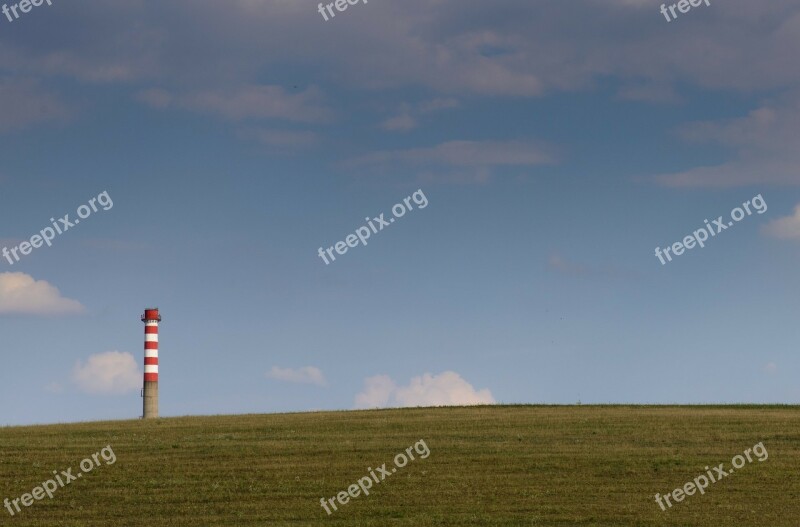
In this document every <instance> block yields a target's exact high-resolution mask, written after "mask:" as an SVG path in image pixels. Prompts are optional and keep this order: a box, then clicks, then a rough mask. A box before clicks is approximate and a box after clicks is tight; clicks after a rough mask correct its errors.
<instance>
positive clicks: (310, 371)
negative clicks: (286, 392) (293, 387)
mask: <svg viewBox="0 0 800 527" xmlns="http://www.w3.org/2000/svg"><path fill="white" fill-rule="evenodd" d="M267 378H269V379H275V380H278V381H286V382H296V383H301V384H316V385H317V386H325V385H326V384H327V383H326V382H325V376H324V375H323V374H322V370H320V369H319V368H315V367H314V366H305V367H303V368H297V369H292V368H280V367H278V366H273V367H272V369H271V370H270V371H268V372H267Z"/></svg>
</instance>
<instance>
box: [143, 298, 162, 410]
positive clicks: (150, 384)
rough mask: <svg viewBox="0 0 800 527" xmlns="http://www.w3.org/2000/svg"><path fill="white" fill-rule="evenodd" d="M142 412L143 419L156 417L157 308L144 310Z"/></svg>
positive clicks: (159, 318) (159, 317)
mask: <svg viewBox="0 0 800 527" xmlns="http://www.w3.org/2000/svg"><path fill="white" fill-rule="evenodd" d="M142 322H144V390H143V391H142V395H143V397H144V413H143V414H142V417H144V418H145V419H150V418H155V417H158V323H159V322H161V315H160V314H159V313H158V308H157V307H155V308H149V309H145V310H144V315H142Z"/></svg>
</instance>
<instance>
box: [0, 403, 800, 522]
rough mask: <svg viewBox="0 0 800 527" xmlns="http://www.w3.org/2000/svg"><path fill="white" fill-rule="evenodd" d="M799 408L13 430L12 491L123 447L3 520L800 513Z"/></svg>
mask: <svg viewBox="0 0 800 527" xmlns="http://www.w3.org/2000/svg"><path fill="white" fill-rule="evenodd" d="M799 410H800V408H798V407H785V406H784V407H773V406H769V407H767V406H736V407H713V406H704V407H642V406H567V407H552V406H549V407H548V406H491V407H469V408H435V409H400V410H376V411H358V412H323V413H302V414H275V415H246V416H224V417H187V418H175V419H161V420H157V421H149V422H144V421H140V420H136V421H118V422H100V423H86V424H74V425H53V426H36V427H15V428H3V429H0V499H3V498H8V499H9V500H11V499H14V498H19V497H20V496H22V495H23V494H25V493H30V492H31V491H32V489H33V488H34V487H36V486H38V485H40V484H41V483H42V482H43V481H45V480H47V479H48V478H50V477H53V476H52V474H53V471H54V470H57V471H65V470H66V469H68V468H70V467H72V469H73V473H75V472H80V470H79V469H78V465H79V463H80V462H81V460H83V459H84V458H86V457H90V456H91V455H92V454H93V453H95V452H98V451H100V450H101V449H102V448H103V447H105V446H106V445H110V446H111V447H112V449H113V451H114V454H115V455H116V457H117V461H116V463H114V464H112V465H103V466H100V467H98V468H96V469H94V470H93V471H92V472H90V473H87V474H84V475H83V476H82V478H81V479H78V480H76V481H73V482H72V483H70V484H69V485H66V486H65V487H64V488H60V489H58V490H57V491H56V492H55V493H54V497H53V499H52V500H51V499H48V498H47V497H45V498H44V499H43V500H41V501H35V502H34V504H33V505H32V506H30V507H27V508H26V507H22V512H20V513H16V515H15V516H13V517H12V516H11V515H10V514H9V513H8V511H7V510H6V509H5V508H3V509H2V510H0V513H2V514H3V516H2V518H3V519H2V521H0V525H4V526H5V525H12V526H33V525H35V526H48V527H56V526H70V527H73V526H75V527H77V526H81V527H84V526H92V527H94V526H97V527H101V526H102V527H114V526H119V527H123V526H124V527H135V526H142V527H144V526H147V527H158V526H167V525H170V526H220V525H223V526H228V525H230V526H233V525H237V526H240V525H241V526H250V525H252V526H256V525H258V526H267V525H275V526H283V525H291V526H300V525H330V526H365V527H368V526H384V525H407V526H430V525H447V526H466V525H487V526H488V525H493V526H494V525H496V526H522V525H531V526H532V525H537V526H610V525H629V526H658V525H665V526H666V525H669V526H681V527H686V526H698V527H700V526H712V525H713V526H726V527H728V526H731V527H732V526H737V527H738V526H758V527H780V526H786V527H789V526H791V527H797V526H798V525H800V476H798V471H799V469H800V411H799ZM420 439H422V440H424V441H425V443H426V444H427V446H428V448H429V449H430V455H429V457H427V459H419V456H418V455H417V456H416V457H417V459H415V460H414V461H410V462H409V463H408V465H407V466H405V467H404V468H399V469H397V472H396V473H394V474H392V475H391V477H387V478H386V479H385V481H382V482H381V483H380V484H374V485H373V487H372V489H370V494H369V496H364V495H360V496H358V497H357V498H354V499H350V502H349V503H347V504H346V505H338V511H336V512H333V514H331V515H330V516H329V515H327V514H326V513H325V511H324V510H323V508H322V507H321V506H320V498H322V497H326V498H331V497H334V496H335V495H336V494H338V493H339V492H340V491H345V490H347V488H348V486H350V485H351V484H354V483H356V482H357V481H358V479H359V478H363V477H365V476H367V475H368V472H367V469H368V468H370V467H371V468H372V469H373V470H374V469H375V467H378V466H380V465H382V464H383V463H386V465H387V467H392V466H394V463H393V459H394V457H395V455H396V454H398V453H400V452H404V451H405V450H406V449H407V448H408V447H410V446H412V445H414V444H415V443H417V442H418V441H419V440H420ZM759 442H763V444H764V447H765V448H766V450H767V451H768V453H769V458H768V459H767V460H766V461H763V462H759V461H757V460H755V459H754V460H753V462H752V463H748V464H746V465H745V466H744V467H743V468H742V469H741V470H740V471H737V472H735V473H732V474H731V475H730V476H728V477H726V478H724V479H722V480H721V481H719V482H717V483H714V484H711V485H710V486H709V487H708V489H707V490H706V492H705V494H704V495H699V494H695V495H693V496H689V497H686V499H684V500H683V501H682V502H681V503H676V504H675V506H673V507H672V508H671V509H668V510H667V511H666V512H662V510H661V509H660V508H659V506H658V505H657V504H656V502H655V500H654V495H655V493H656V492H658V493H661V494H662V495H663V494H667V493H670V492H671V491H672V490H673V489H675V488H676V487H682V486H683V485H684V484H685V483H686V482H689V481H691V480H693V479H694V478H695V477H697V476H698V475H700V474H704V473H705V472H706V471H705V466H706V465H708V466H709V467H712V466H716V465H718V464H719V463H725V466H726V467H729V466H730V463H731V458H733V456H735V455H737V454H742V453H743V451H744V450H745V449H748V448H751V447H752V446H753V445H755V444H757V443H759ZM415 455H416V454H415ZM100 461H101V462H102V461H103V460H102V458H101V460H100Z"/></svg>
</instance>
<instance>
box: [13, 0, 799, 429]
mask: <svg viewBox="0 0 800 527" xmlns="http://www.w3.org/2000/svg"><path fill="white" fill-rule="evenodd" d="M659 6H660V4H657V3H653V2H649V1H648V2H645V1H638V0H604V1H595V2H589V1H583V0H576V1H573V2H555V1H527V2H523V1H519V0H515V1H511V0H500V1H496V2H491V3H490V2H477V1H469V2H463V1H457V0H442V1H439V2H423V1H421V0H419V1H417V0H412V1H404V2H397V1H394V2H388V1H378V0H374V1H372V2H369V3H368V4H362V3H358V4H356V5H353V6H351V7H349V8H348V9H347V11H345V12H342V13H338V15H337V16H336V18H333V19H330V20H328V21H327V22H326V21H325V20H324V19H323V18H322V17H321V16H320V14H319V13H318V12H317V5H316V4H315V3H313V2H306V1H291V2H288V1H283V0H231V1H230V2H226V3H225V4H224V5H222V4H220V3H219V2H211V1H207V0H194V1H192V2H189V1H188V0H180V1H176V2H170V3H169V5H159V7H158V16H154V11H153V4H152V3H150V2H144V1H128V2H125V3H124V5H112V4H108V3H103V2H100V1H99V0H88V1H86V2H82V3H81V4H80V5H73V4H69V3H61V2H59V1H58V0H54V2H53V5H52V6H47V4H44V5H43V6H41V7H37V8H34V9H33V10H32V11H31V12H29V13H27V14H24V15H23V16H22V17H21V18H20V19H18V20H14V21H13V22H8V21H7V20H6V19H5V18H0V95H2V97H0V248H2V247H7V248H12V247H16V246H18V245H19V244H20V243H22V242H23V241H25V240H29V241H30V238H31V237H32V236H33V235H35V234H37V233H38V232H39V231H40V230H41V229H43V228H45V227H47V226H48V225H49V224H50V221H49V218H51V217H52V218H60V217H62V216H63V215H64V214H68V213H69V214H70V215H71V217H72V218H74V217H75V211H76V210H77V208H78V207H79V206H80V205H82V204H85V203H87V202H88V201H89V200H90V199H91V198H94V197H96V196H98V195H99V194H100V193H102V192H103V191H107V192H108V195H109V196H110V197H111V198H112V200H113V207H112V208H110V209H109V210H105V211H104V210H102V209H100V210H99V211H98V212H96V213H93V214H92V215H91V216H89V217H88V218H86V219H84V220H82V221H81V223H80V224H79V225H76V226H75V227H74V228H72V229H70V230H69V231H67V232H64V233H63V234H62V235H59V236H57V237H56V238H55V239H54V241H53V246H52V247H42V248H38V249H35V250H34V251H33V252H32V253H31V254H29V255H27V256H24V257H22V259H21V260H20V261H19V262H15V263H14V264H13V265H9V264H8V262H7V261H6V260H5V259H0V335H2V337H0V342H2V345H1V347H2V350H3V352H4V354H5V356H6V365H7V367H6V368H5V369H3V370H2V372H0V381H2V382H0V400H2V401H3V402H5V404H3V410H2V412H0V424H24V423H46V422H63V421H80V420H95V419H125V418H136V417H138V416H139V415H140V413H141V399H140V398H139V388H140V386H141V376H142V363H143V351H142V347H143V345H142V342H143V325H142V323H141V322H140V321H139V316H140V315H141V313H142V312H143V310H144V308H145V307H150V306H158V307H159V308H160V309H161V312H162V316H163V322H162V324H161V328H160V395H161V413H162V415H186V414H216V413H244V412H282V411H296V410H297V411H306V410H316V409H350V408H355V407H376V406H416V405H429V404H446V403H451V404H474V403H481V402H496V403H575V402H577V401H579V400H580V401H581V402H583V403H606V402H608V403H733V402H756V403H760V402H778V403H796V402H797V401H798V398H800V388H798V387H797V384H796V382H793V380H794V379H795V378H796V377H797V372H798V369H800V358H798V355H797V353H796V352H797V347H798V332H797V330H796V329H795V328H796V327H797V324H796V323H794V320H793V317H795V316H796V313H797V312H798V307H800V306H799V305H798V304H799V302H798V294H797V292H798V290H800V288H799V287H798V286H800V279H798V273H797V268H798V257H800V209H796V207H798V206H800V192H798V184H800V175H798V174H800V173H799V172H798V169H799V168H800V156H798V152H800V148H798V147H800V144H799V143H798V138H799V137H800V125H798V124H797V123H799V122H800V119H798V117H800V90H798V88H800V73H798V71H797V68H796V67H794V64H795V61H794V60H793V56H792V55H793V53H794V51H793V50H794V49H796V47H797V45H798V44H800V7H799V6H797V4H796V3H794V2H791V1H788V0H775V1H772V2H769V3H768V4H758V5H756V4H753V3H752V2H745V1H743V0H730V1H728V2H725V3H722V2H713V3H712V4H711V6H709V7H706V6H705V5H703V6H702V7H697V8H694V9H692V10H691V11H690V12H689V13H686V14H682V15H680V17H679V18H678V19H677V20H674V21H672V22H667V21H666V20H665V19H664V17H663V15H661V14H660V12H659ZM418 190H421V191H422V192H423V193H424V195H425V197H426V198H427V200H428V206H426V207H425V208H422V209H418V208H415V209H414V210H412V211H410V212H408V213H407V214H406V215H405V216H404V217H403V218H402V219H398V220H397V221H396V222H395V223H393V224H392V225H391V227H390V228H387V229H385V230H383V231H381V232H379V233H377V234H374V235H373V236H372V238H371V239H370V240H369V244H368V245H367V246H358V247H355V248H352V249H350V250H349V251H348V252H347V254H344V255H341V256H338V258H337V260H336V261H335V262H332V263H331V264H330V265H325V263H324V262H323V261H322V259H320V258H319V256H318V255H317V251H318V248H319V247H331V246H334V244H335V243H336V242H338V241H340V240H344V239H345V237H346V236H347V235H348V234H350V233H353V232H354V231H355V230H356V229H357V228H359V227H360V226H362V225H364V223H365V217H367V216H369V217H371V218H372V217H375V216H378V215H379V214H381V213H384V214H386V216H387V218H388V217H389V216H390V215H391V208H392V206H393V205H394V204H396V203H398V202H402V200H403V199H404V198H406V197H407V196H411V195H412V194H413V193H414V192H416V191H418ZM759 194H760V195H761V196H762V197H763V199H764V201H765V202H766V204H767V206H768V209H767V211H766V212H764V213H763V214H753V215H751V216H748V217H746V218H745V219H743V220H742V221H741V222H739V223H737V224H735V226H733V227H731V228H729V229H728V230H726V231H724V232H722V233H720V234H719V236H717V237H714V238H713V239H711V240H709V241H708V242H707V244H706V247H705V248H702V249H701V248H695V249H692V250H689V251H687V252H686V253H684V254H683V255H681V256H679V257H677V258H675V259H674V260H673V261H672V262H669V263H667V264H666V265H663V266H662V265H661V263H660V262H659V260H658V259H657V258H656V257H655V255H654V249H655V247H656V246H659V247H662V248H663V247H667V246H668V245H671V244H673V243H674V242H677V241H680V240H682V239H683V238H684V236H686V235H688V234H690V233H692V231H694V230H696V229H699V228H701V227H702V226H703V220H705V219H709V220H713V219H715V218H717V217H718V216H720V215H722V216H724V217H725V218H728V217H729V214H730V211H731V210H732V209H733V208H734V207H737V206H740V205H741V204H742V203H744V202H745V201H747V200H750V199H752V198H753V197H754V196H757V195H759ZM87 379H88V380H87Z"/></svg>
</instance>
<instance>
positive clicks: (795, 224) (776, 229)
mask: <svg viewBox="0 0 800 527" xmlns="http://www.w3.org/2000/svg"><path fill="white" fill-rule="evenodd" d="M762 232H763V233H764V234H766V235H767V236H772V237H773V238H781V239H784V240H800V205H797V206H796V207H795V208H794V214H792V215H791V216H786V217H785V218H778V219H776V220H773V221H771V222H769V223H768V224H767V225H765V226H764V227H763V229H762Z"/></svg>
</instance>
